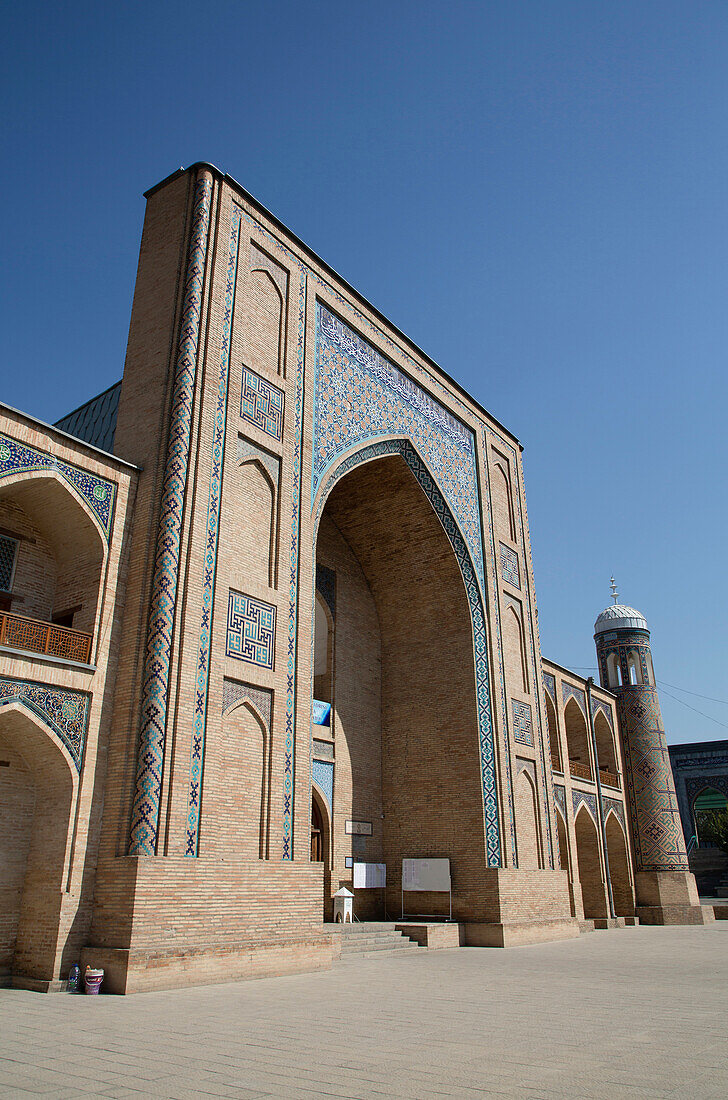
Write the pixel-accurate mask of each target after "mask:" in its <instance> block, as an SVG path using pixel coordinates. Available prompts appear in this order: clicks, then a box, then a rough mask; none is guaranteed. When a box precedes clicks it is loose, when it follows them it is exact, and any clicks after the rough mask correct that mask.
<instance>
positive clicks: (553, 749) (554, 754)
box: [544, 692, 564, 772]
mask: <svg viewBox="0 0 728 1100" xmlns="http://www.w3.org/2000/svg"><path fill="white" fill-rule="evenodd" d="M544 694H545V696H546V726H547V729H548V735H549V751H550V753H551V767H552V768H553V769H554V771H557V772H563V770H564V765H563V763H562V760H561V745H560V743H559V728H558V726H557V724H556V707H555V706H554V703H553V700H552V698H551V696H550V695H549V693H548V692H545V693H544Z"/></svg>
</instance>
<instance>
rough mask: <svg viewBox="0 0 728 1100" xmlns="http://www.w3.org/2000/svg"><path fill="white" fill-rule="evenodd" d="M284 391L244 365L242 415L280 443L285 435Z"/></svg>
mask: <svg viewBox="0 0 728 1100" xmlns="http://www.w3.org/2000/svg"><path fill="white" fill-rule="evenodd" d="M284 400H285V399H284V395H283V391H282V390H279V389H278V387H277V386H274V385H272V383H270V382H266V380H265V378H261V377H260V375H259V374H256V373H255V371H252V370H251V369H250V367H243V388H242V393H241V395H240V415H241V416H242V417H243V419H245V420H249V421H250V423H251V424H255V425H256V426H257V427H258V428H260V429H261V431H264V432H266V433H267V434H268V435H270V436H272V437H273V439H276V440H278V442H279V443H280V441H281V439H282V437H283V403H284Z"/></svg>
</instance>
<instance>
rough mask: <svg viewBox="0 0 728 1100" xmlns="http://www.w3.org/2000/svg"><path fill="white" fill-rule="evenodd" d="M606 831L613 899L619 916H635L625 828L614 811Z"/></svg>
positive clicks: (609, 818)
mask: <svg viewBox="0 0 728 1100" xmlns="http://www.w3.org/2000/svg"><path fill="white" fill-rule="evenodd" d="M604 831H605V833H606V837H607V855H608V857H609V878H610V879H611V882H612V900H613V901H614V911H615V913H616V914H617V916H618V917H633V916H634V895H633V894H632V880H631V878H630V873H629V855H628V851H627V838H626V836H625V835H624V829H623V828H622V825H621V822H620V821H619V819H618V818H617V815H616V814H615V813H614V811H613V810H612V811H610V812H609V814H608V815H607V820H606V825H605V830H604Z"/></svg>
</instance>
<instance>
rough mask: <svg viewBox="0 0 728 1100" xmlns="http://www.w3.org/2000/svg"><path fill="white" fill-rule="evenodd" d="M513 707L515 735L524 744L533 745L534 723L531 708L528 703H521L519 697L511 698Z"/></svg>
mask: <svg viewBox="0 0 728 1100" xmlns="http://www.w3.org/2000/svg"><path fill="white" fill-rule="evenodd" d="M511 706H512V707H513V737H514V738H515V740H516V741H520V743H521V744H522V745H531V746H533V723H532V718H531V708H530V706H529V705H528V703H521V702H519V701H518V700H517V699H511Z"/></svg>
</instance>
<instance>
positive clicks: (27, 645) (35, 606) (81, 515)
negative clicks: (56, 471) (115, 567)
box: [0, 475, 105, 664]
mask: <svg viewBox="0 0 728 1100" xmlns="http://www.w3.org/2000/svg"><path fill="white" fill-rule="evenodd" d="M0 528H2V530H3V534H4V536H5V540H4V541H5V544H6V545H5V551H6V553H7V554H8V555H10V554H12V557H13V560H12V563H11V567H10V568H9V569H7V570H5V572H6V577H5V579H4V584H6V585H7V587H6V588H4V590H3V591H2V593H0V638H1V640H2V644H3V645H7V646H11V647H12V648H15V649H23V650H30V651H31V652H35V653H47V654H50V655H52V656H55V657H65V658H68V659H69V660H74V661H79V662H81V663H83V664H86V663H88V662H89V661H90V660H91V649H92V641H93V635H94V632H95V629H96V621H97V615H98V607H99V597H100V591H101V583H102V577H103V568H104V561H105V547H104V542H103V540H102V537H101V534H100V532H99V530H98V528H97V526H96V524H95V523H94V521H93V520H92V519H91V517H90V515H89V513H88V512H87V511H86V509H85V508H84V507H83V505H82V504H81V503H80V502H79V500H78V499H77V498H76V496H75V495H74V494H73V493H72V492H71V490H70V489H69V488H68V487H67V486H66V485H65V484H64V483H63V482H62V481H61V480H60V479H58V478H55V477H45V476H44V477H38V476H27V475H25V476H20V477H18V478H15V479H12V480H10V479H5V480H3V481H1V482H0ZM11 542H12V543H13V544H14V545H12V546H11V545H10V543H11Z"/></svg>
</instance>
